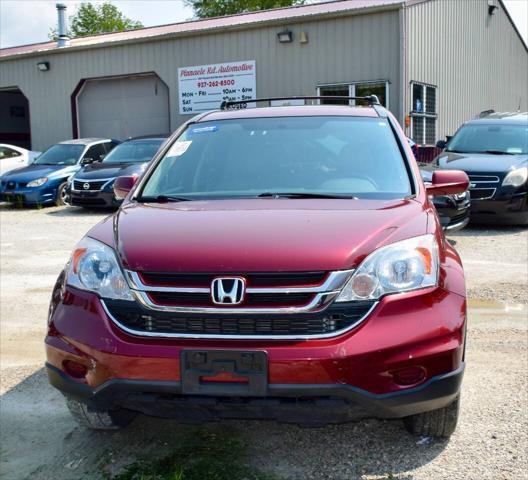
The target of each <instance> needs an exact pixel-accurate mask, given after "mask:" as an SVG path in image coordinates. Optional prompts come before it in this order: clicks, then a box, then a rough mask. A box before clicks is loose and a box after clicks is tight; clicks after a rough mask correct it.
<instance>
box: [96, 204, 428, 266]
mask: <svg viewBox="0 0 528 480" xmlns="http://www.w3.org/2000/svg"><path fill="white" fill-rule="evenodd" d="M426 231H427V211H426V210H425V209H424V207H423V205H422V204H421V203H419V202H417V201H415V200H396V201H379V200H377V201H375V200H333V199H332V200H330V199H325V200H319V199H317V200H313V199H250V200H216V201H193V202H180V203H169V204H137V203H128V204H126V205H124V206H123V207H122V208H121V209H120V210H119V211H118V212H117V213H116V216H115V217H114V219H113V220H112V221H109V220H108V221H105V222H103V223H101V224H99V225H98V226H96V227H95V228H94V229H92V231H91V232H90V233H89V235H90V236H92V237H94V238H97V239H99V240H101V241H103V242H106V243H109V244H112V245H114V248H116V249H117V251H118V252H119V255H120V257H121V260H122V262H123V265H124V266H125V268H129V269H132V270H139V271H156V272H163V271H165V272H168V271H170V272H215V273H221V272H239V273H243V272H250V271H253V272H269V271H310V270H342V269H349V268H353V267H354V266H357V265H358V264H359V263H360V262H361V260H362V259H364V258H365V256H366V255H368V254H369V253H370V252H371V251H372V250H374V249H375V248H377V247H379V246H381V245H384V244H387V243H391V242H394V241H397V240H401V239H404V238H409V237H414V236H417V235H421V234H424V233H425V232H426ZM115 245H117V247H115Z"/></svg>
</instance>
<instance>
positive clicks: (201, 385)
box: [180, 350, 268, 397]
mask: <svg viewBox="0 0 528 480" xmlns="http://www.w3.org/2000/svg"><path fill="white" fill-rule="evenodd" d="M180 360H181V362H180V364H181V383H182V393H183V394H184V395H213V396H227V395H237V396H255V397H260V396H264V395H266V392H267V387H268V356H267V354H266V352H255V351H236V350H235V351H233V350H183V351H182V352H181V358H180Z"/></svg>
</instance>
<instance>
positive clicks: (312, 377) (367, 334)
mask: <svg viewBox="0 0 528 480" xmlns="http://www.w3.org/2000/svg"><path fill="white" fill-rule="evenodd" d="M433 312H434V314H432V313H433ZM72 318H75V322H73V321H72ZM465 321H466V301H465V298H464V297H462V296H460V295H456V294H453V293H450V292H447V291H445V290H443V289H441V288H431V289H427V290H422V291H418V292H410V293H406V294H399V295H391V296H387V297H385V298H383V299H382V300H381V302H380V303H379V305H378V306H377V307H376V308H375V310H374V311H373V313H372V314H371V315H370V316H369V318H368V319H367V320H366V321H365V322H364V323H363V324H361V325H360V326H359V327H357V328H356V329H354V330H353V331H351V332H348V333H345V334H342V335H340V336H337V337H334V338H331V339H317V340H309V341H287V340H280V341H278V340H275V341H271V340H265V341H264V340H249V341H248V340H245V341H241V340H236V341H235V340H222V341H220V340H204V339H196V340H195V339H185V340H184V339H179V340H178V339H174V340H167V339H165V340H164V339H152V338H151V339H147V338H144V337H142V338H138V337H134V336H131V335H129V334H127V333H125V332H123V331H121V330H120V329H119V328H118V327H116V326H115V325H114V324H113V323H112V321H111V320H110V319H109V318H108V317H107V315H106V314H105V312H104V310H103V307H102V306H101V304H100V301H99V299H98V297H97V296H96V295H94V294H91V293H86V292H81V291H79V290H76V289H71V288H68V289H67V294H66V296H65V298H64V301H63V302H62V303H61V304H60V305H59V306H58V308H57V309H56V311H55V313H54V315H53V326H54V330H55V332H56V333H54V334H53V335H48V337H47V339H46V343H47V350H48V361H50V362H51V363H52V364H54V365H55V366H57V367H59V368H60V366H61V362H62V361H63V360H65V359H70V360H77V361H81V363H84V364H86V365H87V366H91V370H90V372H89V374H88V376H87V382H88V383H89V384H90V385H91V386H97V385H100V384H102V383H103V382H105V381H107V380H109V379H111V378H128V379H142V380H174V381H177V380H179V379H180V370H179V365H180V361H179V358H180V352H181V350H182V349H183V348H201V349H228V350H229V349H234V350H236V349H243V350H250V349H256V350H264V351H266V352H267V354H268V358H269V381H270V383H277V384H285V383H286V384H288V383H307V384H329V383H335V384H339V383H342V384H348V385H352V386H355V387H358V388H361V389H364V390H367V391H369V392H372V393H387V392H393V391H397V390H401V389H402V387H401V386H399V385H398V384H396V383H394V382H393V380H392V376H391V373H390V372H391V371H393V370H395V369H399V368H402V367H407V366H411V365H419V366H422V367H424V368H425V369H426V371H427V377H426V378H431V377H433V376H436V375H440V374H442V373H446V372H450V371H453V370H455V369H456V368H458V367H459V366H460V363H461V361H462V354H463V345H464V331H465ZM63 351H64V352H63Z"/></svg>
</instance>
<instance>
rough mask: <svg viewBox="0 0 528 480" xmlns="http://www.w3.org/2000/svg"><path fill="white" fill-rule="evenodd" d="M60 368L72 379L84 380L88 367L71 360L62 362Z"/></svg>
mask: <svg viewBox="0 0 528 480" xmlns="http://www.w3.org/2000/svg"><path fill="white" fill-rule="evenodd" d="M62 367H63V368H64V371H65V372H66V373H67V374H68V375H69V376H70V377H73V378H84V377H85V375H86V374H87V373H88V367H86V365H83V364H82V363H79V362H75V361H73V360H64V362H62Z"/></svg>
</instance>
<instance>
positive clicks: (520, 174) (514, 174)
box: [502, 167, 528, 187]
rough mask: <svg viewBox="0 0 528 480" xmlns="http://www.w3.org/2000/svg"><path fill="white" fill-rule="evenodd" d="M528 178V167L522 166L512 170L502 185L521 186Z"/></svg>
mask: <svg viewBox="0 0 528 480" xmlns="http://www.w3.org/2000/svg"><path fill="white" fill-rule="evenodd" d="M527 178H528V167H521V168H516V169H515V170H512V171H511V172H510V173H508V175H506V178H505V179H504V181H503V182H502V186H503V187H505V186H507V185H511V186H512V187H520V186H521V185H522V184H523V183H525V182H526V179H527Z"/></svg>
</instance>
